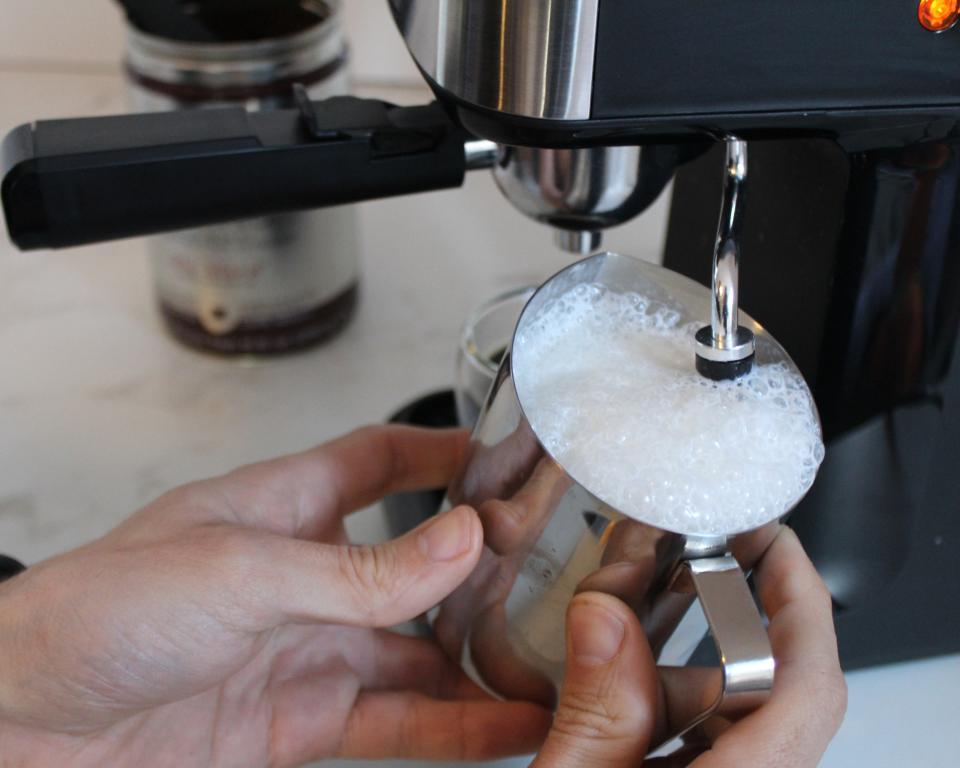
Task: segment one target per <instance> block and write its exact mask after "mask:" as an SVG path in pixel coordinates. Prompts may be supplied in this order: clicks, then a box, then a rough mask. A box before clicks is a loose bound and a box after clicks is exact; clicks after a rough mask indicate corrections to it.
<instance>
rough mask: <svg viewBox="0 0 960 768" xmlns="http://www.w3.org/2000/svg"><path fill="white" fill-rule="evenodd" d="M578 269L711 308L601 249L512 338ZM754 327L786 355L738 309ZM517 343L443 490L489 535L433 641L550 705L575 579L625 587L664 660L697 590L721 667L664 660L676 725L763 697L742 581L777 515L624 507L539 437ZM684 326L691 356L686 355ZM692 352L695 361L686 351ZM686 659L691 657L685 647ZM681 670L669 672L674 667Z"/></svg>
mask: <svg viewBox="0 0 960 768" xmlns="http://www.w3.org/2000/svg"><path fill="white" fill-rule="evenodd" d="M579 283H594V284H600V285H602V286H605V287H608V288H610V289H612V290H614V291H617V292H637V293H640V294H642V295H644V296H649V297H651V298H655V299H656V300H658V301H662V302H664V303H667V304H669V305H671V306H673V307H675V308H676V309H677V311H679V312H681V313H682V315H683V316H685V317H687V318H688V319H689V320H691V321H693V320H700V321H704V320H709V313H710V293H709V291H708V290H707V289H706V288H704V287H702V286H700V285H698V284H696V283H694V282H693V281H691V280H689V279H687V278H685V277H682V276H680V275H678V274H675V273H672V272H669V271H668V270H665V269H663V268H661V267H656V266H653V265H650V264H645V263H643V262H640V261H638V260H636V259H633V258H630V257H626V256H621V255H616V254H611V253H604V254H599V255H596V256H593V257H590V258H587V259H585V260H583V261H581V262H578V263H576V264H574V265H573V266H570V267H568V268H567V269H565V270H563V271H562V272H560V273H559V274H557V275H556V276H554V277H553V278H551V279H550V280H548V281H547V282H546V283H545V284H544V285H543V286H542V287H541V288H540V290H539V291H538V292H537V293H536V294H535V295H534V296H533V297H532V298H531V300H530V302H529V303H528V304H527V307H526V308H525V310H524V313H523V315H522V316H521V319H520V321H519V324H518V327H517V331H516V334H515V336H514V339H516V338H517V337H518V336H519V335H520V334H521V333H522V331H523V329H524V324H525V323H526V322H529V320H530V318H531V317H533V316H534V315H535V314H536V312H537V310H538V309H539V308H542V307H543V306H544V305H546V304H547V302H550V301H552V300H553V299H555V298H557V297H559V296H560V295H562V294H563V293H565V292H566V291H567V290H568V289H570V288H572V287H573V286H575V285H577V284H579ZM741 324H744V325H746V327H748V328H750V329H751V330H753V331H754V333H755V334H756V337H757V362H758V364H762V363H764V362H773V361H779V362H786V363H787V364H788V365H790V366H791V367H793V364H792V362H791V361H790V360H789V357H788V356H787V355H786V353H785V352H784V351H783V350H782V348H781V347H780V346H779V345H778V344H777V343H776V342H775V341H774V340H773V339H772V338H770V336H769V335H768V334H766V333H765V332H764V330H763V328H762V327H761V326H760V325H758V324H757V323H755V322H754V321H752V320H751V319H750V318H749V317H748V316H747V315H746V314H744V313H741ZM513 352H514V350H513V345H511V348H510V349H509V350H508V352H507V354H506V355H505V357H504V359H503V361H502V363H501V365H500V369H499V372H498V374H497V377H496V379H495V381H494V384H493V386H492V389H491V391H490V393H489V395H488V397H487V400H486V403H485V405H484V408H483V410H482V412H481V414H480V418H479V421H478V424H477V427H476V429H475V431H474V433H473V437H472V441H471V444H470V448H469V451H468V454H467V458H466V460H465V463H464V465H463V467H462V468H461V471H460V472H459V474H458V476H457V477H456V479H455V480H454V482H453V483H452V485H451V486H450V488H449V490H448V494H447V503H449V504H463V503H466V504H470V505H471V506H473V507H474V508H475V509H476V510H477V511H478V513H479V515H480V518H481V521H482V523H483V529H484V535H485V548H484V552H483V555H482V558H481V560H480V562H479V564H478V565H477V568H476V569H475V571H474V572H473V574H472V575H471V576H470V577H469V578H468V579H467V581H466V582H465V583H464V584H463V585H462V586H461V587H460V588H459V589H458V590H457V591H456V592H454V593H453V594H452V595H451V596H450V597H449V598H448V599H447V600H446V601H444V603H443V604H442V605H441V606H440V608H439V610H438V612H437V613H436V616H435V620H434V629H435V633H436V635H437V638H438V640H439V642H440V643H441V644H442V645H443V646H444V648H445V649H446V651H447V652H448V653H449V654H451V656H452V657H453V658H459V659H461V661H462V664H463V666H464V668H465V669H466V670H467V672H468V673H469V674H470V675H471V676H472V677H473V678H474V679H475V680H476V681H477V682H479V683H480V684H482V685H484V686H485V687H486V688H488V689H489V690H491V691H493V692H495V693H497V694H499V695H502V696H504V697H508V698H522V699H529V700H534V701H539V702H542V703H544V704H547V705H550V704H552V703H553V702H554V701H555V697H556V692H557V690H558V688H559V685H560V682H561V680H562V675H563V669H564V656H565V633H564V621H565V612H566V608H567V605H568V603H569V602H570V600H571V598H572V597H573V596H574V594H576V593H577V592H580V591H586V590H598V591H601V592H605V593H609V594H612V595H615V596H617V597H618V598H620V599H622V600H624V601H625V602H626V603H627V604H628V605H630V606H631V607H632V608H633V610H634V611H635V612H636V614H637V616H638V617H639V619H640V621H641V623H642V624H643V627H644V629H645V631H646V633H647V635H648V637H649V640H650V644H651V647H652V648H653V651H654V655H655V657H656V658H657V659H658V663H663V661H662V652H663V649H664V646H665V645H666V643H667V641H668V640H669V639H670V638H671V636H672V635H673V634H674V632H675V630H676V628H677V626H678V624H679V623H680V620H681V619H682V618H683V616H684V615H685V614H686V613H687V611H688V609H689V608H690V606H691V605H692V603H693V601H694V600H695V599H696V598H699V600H700V603H701V606H702V608H703V611H704V614H705V616H706V619H707V623H708V625H709V628H710V631H711V634H712V636H713V639H714V642H715V643H716V645H717V648H718V651H719V656H720V659H721V660H722V661H721V664H722V669H719V670H716V671H715V672H714V673H713V674H703V673H702V672H697V671H695V670H672V671H671V672H670V673H669V676H670V681H672V683H673V684H669V685H667V684H666V683H667V682H668V681H667V680H666V678H664V682H665V688H666V690H667V691H668V695H670V692H671V691H674V690H677V691H680V692H681V694H680V695H675V696H670V700H669V701H668V707H667V709H668V717H669V722H670V730H671V731H672V735H673V736H676V735H680V734H681V733H683V732H685V731H687V730H689V729H690V728H692V727H694V726H695V725H697V724H699V723H701V722H703V721H704V720H705V719H706V718H708V717H710V716H711V715H714V714H721V713H722V714H723V715H724V716H736V715H737V714H738V713H745V712H747V711H750V710H752V709H753V708H755V707H757V706H758V705H759V704H760V703H762V702H763V701H764V700H765V698H766V697H767V696H768V694H769V691H770V689H771V687H772V684H773V677H774V661H773V656H772V652H771V649H770V643H769V641H768V638H767V634H766V631H765V629H764V625H763V622H762V620H761V617H760V615H759V613H758V610H757V608H756V606H755V604H754V602H753V599H752V597H751V595H750V592H749V589H748V588H747V585H746V582H745V578H744V570H749V569H750V568H751V567H752V566H753V565H754V564H755V563H756V561H757V560H758V559H759V557H760V556H761V555H762V553H763V552H764V551H765V550H766V548H767V546H768V545H769V544H770V542H771V541H772V540H773V538H774V537H775V535H776V532H777V529H778V527H779V521H778V520H776V519H774V520H771V521H769V522H768V523H767V524H766V525H763V526H762V527H760V528H757V529H754V530H751V531H748V532H746V533H738V534H736V535H732V536H703V537H700V536H690V535H681V534H678V533H674V532H671V531H668V530H663V529H662V528H657V527H654V526H652V525H649V524H646V523H644V522H642V521H639V520H636V519H633V518H631V517H627V516H626V515H624V514H622V513H621V512H619V511H617V510H616V509H613V508H611V507H610V506H608V505H607V504H605V503H604V502H603V501H602V500H600V499H599V498H597V497H596V496H594V495H593V494H592V493H591V492H590V491H589V490H587V488H585V487H583V486H582V485H580V484H579V483H578V482H577V481H576V480H575V479H574V478H573V477H572V476H571V475H570V474H568V472H567V471H566V470H565V469H564V467H563V466H561V464H560V463H558V462H557V461H556V460H555V459H554V458H553V457H552V456H551V455H550V454H549V453H548V452H547V451H546V449H545V448H544V447H543V445H542V444H541V442H540V441H539V440H538V438H537V436H536V435H535V434H534V431H533V428H532V427H531V423H530V421H529V420H528V418H527V416H526V415H525V413H524V409H523V406H522V404H521V402H520V400H519V397H518V395H517V390H516V388H515V385H514V373H515V371H514V365H515V364H516V362H515V355H514V354H513ZM693 354H694V353H693V344H692V340H691V361H692V355H693ZM691 365H692V363H691ZM684 661H685V659H684ZM686 672H689V673H690V674H689V679H688V680H686V681H684V682H681V684H679V685H677V684H676V681H677V675H678V674H679V675H681V676H682V675H683V674H685V673H686Z"/></svg>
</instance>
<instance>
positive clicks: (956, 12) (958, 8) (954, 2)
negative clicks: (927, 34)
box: [917, 0, 960, 32]
mask: <svg viewBox="0 0 960 768" xmlns="http://www.w3.org/2000/svg"><path fill="white" fill-rule="evenodd" d="M917 15H918V16H919V17H920V23H921V24H923V26H925V27H926V28H927V29H929V30H930V31H931V32H944V31H945V30H948V29H950V27H952V26H953V25H954V24H956V23H957V18H958V17H960V0H920V9H919V10H918V11H917Z"/></svg>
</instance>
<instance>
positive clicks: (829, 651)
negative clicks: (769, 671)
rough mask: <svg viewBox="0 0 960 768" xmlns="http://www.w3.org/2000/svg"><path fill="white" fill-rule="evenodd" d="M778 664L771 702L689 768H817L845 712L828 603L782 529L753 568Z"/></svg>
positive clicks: (796, 546)
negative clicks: (735, 767) (781, 767)
mask: <svg viewBox="0 0 960 768" xmlns="http://www.w3.org/2000/svg"><path fill="white" fill-rule="evenodd" d="M757 587H758V591H759V593H760V598H761V601H762V603H763V605H764V608H765V610H766V611H767V614H768V616H770V627H769V633H770V643H771V645H772V646H773V654H774V658H775V659H776V662H777V668H776V677H775V679H774V685H773V694H772V696H771V698H770V701H768V702H767V703H766V704H765V705H764V706H763V707H761V708H760V709H759V710H757V711H756V712H754V713H753V714H752V715H750V716H749V717H747V718H745V719H743V720H741V721H740V722H739V723H737V724H735V725H733V726H732V727H731V728H729V729H728V730H727V731H725V732H724V733H723V734H722V735H721V736H720V737H719V738H718V739H717V741H716V742H715V744H714V747H713V749H712V750H711V751H710V752H709V753H707V754H706V755H704V756H703V757H701V758H700V759H699V760H697V761H696V762H695V763H694V765H695V766H696V768H728V767H729V768H733V767H734V766H737V768H749V767H750V766H754V765H756V766H766V765H776V766H784V767H785V768H789V767H793V766H796V767H797V768H800V767H803V768H807V767H808V766H809V767H810V768H812V767H813V766H816V765H817V764H818V763H819V761H820V758H821V756H822V755H823V753H824V751H825V750H826V747H827V744H828V743H829V742H830V739H832V738H833V736H834V734H835V733H836V732H837V729H838V728H839V727H840V723H841V721H842V720H843V714H844V711H845V709H846V685H845V683H844V679H843V673H842V672H841V670H840V663H839V659H838V657H837V640H836V634H835V632H834V628H833V614H832V609H831V601H830V595H829V593H828V591H827V589H826V586H825V585H824V584H823V581H822V580H821V579H820V577H819V576H818V575H817V572H816V570H815V569H814V567H813V564H812V563H811V562H810V560H809V558H807V556H806V554H805V553H804V551H803V548H802V546H801V545H800V542H799V541H798V539H797V537H796V536H795V535H794V533H793V532H792V531H791V530H789V529H787V528H784V529H783V530H782V531H781V533H780V534H779V535H778V536H777V538H776V540H775V541H774V542H773V544H772V545H771V546H770V548H769V550H768V551H767V553H766V554H765V555H764V557H763V559H762V560H761V562H760V564H759V565H758V567H757Z"/></svg>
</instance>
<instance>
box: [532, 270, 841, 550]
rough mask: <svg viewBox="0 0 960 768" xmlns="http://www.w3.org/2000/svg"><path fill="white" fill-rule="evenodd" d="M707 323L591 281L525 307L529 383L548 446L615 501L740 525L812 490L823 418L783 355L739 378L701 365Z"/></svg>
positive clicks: (671, 519)
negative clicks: (530, 309)
mask: <svg viewBox="0 0 960 768" xmlns="http://www.w3.org/2000/svg"><path fill="white" fill-rule="evenodd" d="M695 330H696V326H693V325H690V324H683V323H682V316H681V313H680V312H679V311H677V310H675V309H673V308H670V307H668V306H664V305H663V304H660V303H657V302H654V301H651V300H650V299H648V298H646V297H644V296H641V295H639V294H633V293H626V294H620V293H614V292H612V291H609V290H607V289H605V288H603V287H601V286H599V285H593V284H582V285H578V286H576V287H574V288H572V289H571V290H570V291H568V292H567V293H565V294H563V295H562V296H560V297H558V298H556V299H554V300H552V301H550V302H548V303H547V304H546V305H544V306H543V307H542V308H541V309H540V310H539V311H538V312H537V314H536V315H535V316H534V317H533V318H525V319H524V321H523V323H522V327H521V329H520V332H519V334H518V336H517V339H516V341H515V344H514V351H513V356H514V363H513V365H514V375H515V383H516V387H517V393H518V395H519V397H520V402H521V403H522V405H523V408H524V411H525V413H526V415H527V418H528V419H529V421H530V424H531V426H532V427H533V429H534V431H535V432H536V434H537V435H538V437H539V438H540V440H541V441H542V442H543V444H544V446H545V447H546V448H547V450H549V451H550V453H551V454H552V455H553V456H554V457H555V458H556V459H557V460H558V461H559V462H560V463H561V464H562V465H563V466H564V467H565V468H566V469H567V471H568V472H569V473H570V474H571V475H572V476H573V477H574V478H575V479H576V480H577V481H578V482H580V483H581V484H582V485H583V486H585V487H586V488H587V489H588V490H589V491H591V492H592V493H593V494H594V495H595V496H597V497H599V498H600V499H601V500H603V501H604V502H606V503H607V504H609V505H610V506H612V507H614V508H616V509H618V510H620V511H621V512H623V513H624V514H627V515H630V516H632V517H635V518H637V519H638V520H642V521H644V522H648V523H651V524H652V525H656V526H658V527H661V528H666V529H668V530H672V531H676V532H679V533H688V534H702V535H713V534H729V533H736V532H739V531H743V530H747V529H750V528H754V527H757V526H759V525H762V524H763V523H766V522H769V521H770V520H773V519H775V518H777V517H779V516H780V515H782V514H784V513H785V512H787V511H789V509H790V508H791V507H792V506H793V505H794V504H795V503H796V502H797V501H798V500H799V499H800V498H801V497H802V496H803V495H804V494H805V493H806V492H807V490H808V489H809V488H810V486H811V484H812V483H813V480H814V477H815V476H816V472H817V468H818V467H819V466H820V462H821V461H822V460H823V443H822V440H821V434H820V427H819V423H818V420H817V416H816V410H815V408H814V405H813V400H812V398H811V396H810V392H809V390H808V388H807V386H806V383H805V382H804V380H803V378H802V376H800V374H799V373H797V372H795V371H794V370H792V369H791V368H790V367H789V366H788V365H787V364H786V363H785V362H783V361H781V362H774V363H760V362H759V361H758V363H756V364H755V365H754V367H753V371H752V372H751V373H750V374H748V375H747V376H745V377H742V378H741V379H739V380H737V381H732V382H712V381H709V380H707V379H705V378H704V377H702V376H701V375H700V374H698V373H697V372H696V369H695V367H694V359H695V358H694V342H693V335H694V332H695Z"/></svg>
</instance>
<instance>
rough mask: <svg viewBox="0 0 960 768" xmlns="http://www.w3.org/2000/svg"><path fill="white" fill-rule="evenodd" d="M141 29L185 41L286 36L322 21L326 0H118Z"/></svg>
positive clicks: (325, 15) (328, 11)
mask: <svg viewBox="0 0 960 768" xmlns="http://www.w3.org/2000/svg"><path fill="white" fill-rule="evenodd" d="M117 2H119V3H120V5H122V6H123V8H124V10H125V11H126V14H127V20H128V21H129V22H130V24H131V25H132V26H133V27H135V28H136V29H138V30H140V31H141V32H145V33H146V34H148V35H154V36H156V37H162V38H166V39H168V40H178V41H182V42H189V43H240V42H251V41H256V40H265V39H268V38H273V37H286V36H289V35H295V34H297V33H298V32H303V31H305V30H307V29H310V28H311V27H314V26H316V25H317V24H320V23H322V22H323V21H325V20H326V19H327V18H328V17H329V16H330V14H331V8H330V4H329V3H328V2H325V0H117Z"/></svg>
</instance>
